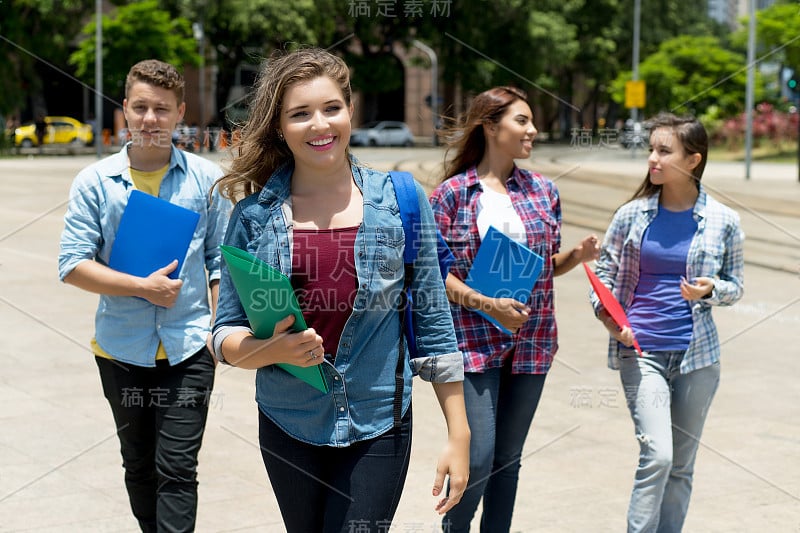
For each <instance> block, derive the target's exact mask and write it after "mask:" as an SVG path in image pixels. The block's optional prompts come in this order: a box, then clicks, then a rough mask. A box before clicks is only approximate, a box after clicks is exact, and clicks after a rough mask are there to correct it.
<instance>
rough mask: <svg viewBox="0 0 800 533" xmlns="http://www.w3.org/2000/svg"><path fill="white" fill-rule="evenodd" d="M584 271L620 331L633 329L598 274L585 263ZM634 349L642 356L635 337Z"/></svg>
mask: <svg viewBox="0 0 800 533" xmlns="http://www.w3.org/2000/svg"><path fill="white" fill-rule="evenodd" d="M583 269H584V270H585V271H586V275H587V276H588V277H589V283H591V284H592V288H593V289H594V292H595V294H597V297H598V298H600V303H601V304H603V307H605V309H606V311H608V314H609V315H611V318H612V319H613V320H614V323H615V324H616V325H617V326H619V328H620V329H622V328H623V327H631V323H630V322H629V321H628V317H627V316H626V315H625V311H623V309H622V306H621V305H620V304H619V302H618V301H617V299H616V298H614V295H613V294H611V291H610V290H608V287H606V286H605V285H603V282H602V281H600V278H598V277H597V274H595V273H594V272H592V269H591V268H589V265H587V264H586V263H584V264H583ZM633 347H634V348H636V353H638V354H639V356H641V355H642V349H641V348H640V347H639V343H638V342H637V340H636V337H635V335H634V338H633Z"/></svg>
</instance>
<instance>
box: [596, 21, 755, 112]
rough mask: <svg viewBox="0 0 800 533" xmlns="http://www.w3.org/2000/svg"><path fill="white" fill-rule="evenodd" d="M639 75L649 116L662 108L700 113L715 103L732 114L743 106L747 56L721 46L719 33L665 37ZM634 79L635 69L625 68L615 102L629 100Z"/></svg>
mask: <svg viewBox="0 0 800 533" xmlns="http://www.w3.org/2000/svg"><path fill="white" fill-rule="evenodd" d="M639 75H640V79H643V80H644V81H645V83H646V85H647V103H646V107H645V114H646V115H651V114H655V113H657V112H658V111H662V110H670V111H673V112H675V113H678V114H685V113H691V114H695V115H701V114H703V113H705V112H706V111H707V110H708V109H709V108H710V107H711V106H716V107H717V108H718V109H719V110H720V111H721V112H722V113H723V114H725V115H728V116H730V115H733V114H736V113H738V112H740V111H742V110H743V109H744V93H745V84H746V70H745V58H744V56H742V55H741V54H738V53H735V52H731V51H730V50H726V49H724V48H722V47H721V46H720V43H719V40H718V39H717V38H716V37H677V38H674V39H670V40H668V41H665V42H664V43H662V44H661V46H660V47H659V49H658V51H657V52H655V53H654V54H651V55H649V56H648V57H647V58H646V59H645V60H644V61H643V62H642V63H641V65H640V67H639ZM630 79H631V73H630V72H625V73H623V74H621V75H620V76H619V77H617V79H616V80H614V83H613V85H612V97H613V98H614V100H615V101H616V102H618V103H623V102H624V95H625V82H626V81H627V80H630ZM759 81H760V80H759ZM759 86H760V84H759ZM756 97H757V98H758V97H760V92H757V94H756Z"/></svg>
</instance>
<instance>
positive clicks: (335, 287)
mask: <svg viewBox="0 0 800 533" xmlns="http://www.w3.org/2000/svg"><path fill="white" fill-rule="evenodd" d="M293 233H294V236H293V239H294V242H293V246H294V249H293V251H292V287H294V290H295V293H296V294H297V300H298V301H299V302H300V308H301V309H302V310H303V317H304V318H305V319H306V323H307V324H308V327H310V328H314V329H315V330H316V332H317V333H318V334H319V335H320V336H321V337H322V341H323V345H324V347H325V353H326V354H330V355H331V356H333V357H335V356H336V349H337V348H338V346H339V338H340V337H341V336H342V330H343V329H344V325H345V323H346V322H347V319H348V318H350V313H351V312H352V310H353V303H354V302H355V298H356V290H357V289H358V279H357V277H356V264H355V242H356V233H358V226H354V227H349V228H335V229H322V230H317V229H296V228H295V229H294V230H293Z"/></svg>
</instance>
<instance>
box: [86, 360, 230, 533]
mask: <svg viewBox="0 0 800 533" xmlns="http://www.w3.org/2000/svg"><path fill="white" fill-rule="evenodd" d="M95 361H96V362H97V368H98V370H99V372H100V380H101V381H102V383H103V393H104V394H105V397H106V399H107V400H108V403H109V405H111V412H112V413H113V415H114V421H115V422H116V425H117V435H118V436H119V442H120V451H121V453H122V465H123V466H124V467H125V487H126V488H127V490H128V499H129V500H130V504H131V510H132V511H133V515H134V516H135V517H136V519H137V520H138V521H139V527H140V528H141V530H142V531H144V532H156V531H158V532H159V533H162V532H181V531H186V532H188V531H194V527H195V516H196V514H197V454H198V453H199V451H200V445H201V444H202V441H203V432H204V430H205V426H206V417H207V415H208V400H209V398H210V395H211V389H212V387H213V386H214V359H213V356H212V355H211V354H210V353H209V351H208V349H206V348H203V349H202V350H200V351H199V352H197V353H196V354H194V355H193V356H191V357H190V358H189V359H187V360H185V361H183V362H182V363H180V364H177V365H175V366H170V365H169V363H168V362H167V360H166V359H165V360H159V361H156V367H155V368H146V367H140V366H135V365H129V364H123V363H120V362H117V361H111V360H109V359H105V358H103V357H95Z"/></svg>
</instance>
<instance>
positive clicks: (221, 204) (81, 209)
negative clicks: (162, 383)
mask: <svg viewBox="0 0 800 533" xmlns="http://www.w3.org/2000/svg"><path fill="white" fill-rule="evenodd" d="M129 166H130V163H129V160H128V146H125V147H124V148H123V149H122V150H121V151H120V152H119V153H117V154H114V155H112V156H109V157H107V158H105V159H103V160H101V161H98V162H96V163H94V164H92V165H90V166H88V167H86V168H84V169H83V170H81V172H80V173H78V175H77V176H76V178H75V180H74V181H73V183H72V187H71V189H70V195H69V205H68V207H67V213H66V215H65V216H64V231H63V232H62V234H61V252H60V254H59V256H58V274H59V278H60V279H61V280H62V281H63V280H64V278H66V277H67V275H69V273H70V272H72V270H73V269H74V268H75V267H76V266H77V265H78V264H79V263H80V262H82V261H87V260H89V261H92V260H94V261H97V262H99V263H101V264H104V265H108V260H109V256H110V255H111V248H112V246H113V245H114V237H115V235H116V231H117V228H118V227H119V222H120V218H121V217H122V213H123V211H124V210H125V206H126V205H127V202H128V196H129V195H130V192H131V190H133V189H134V185H133V180H132V179H131V174H130V168H129ZM220 176H222V170H221V169H220V168H219V166H217V165H216V164H215V163H213V162H211V161H208V160H206V159H203V158H201V157H198V156H196V155H194V154H187V153H186V152H183V151H181V150H178V149H176V148H175V147H173V148H172V155H171V157H170V162H169V168H168V170H167V173H166V174H165V175H164V178H163V180H162V182H161V188H160V190H159V197H160V198H161V199H163V200H167V201H169V202H171V203H173V204H176V205H180V206H182V207H186V208H188V209H191V210H192V211H195V212H197V213H199V214H200V221H199V222H198V224H197V229H195V232H194V237H193V238H192V242H191V244H190V245H189V250H188V252H187V253H186V259H185V260H184V263H183V267H182V269H181V273H180V279H181V280H182V281H183V286H182V287H181V290H180V293H179V295H178V298H177V300H176V301H175V304H174V305H173V306H172V307H169V308H165V307H160V306H157V305H154V304H152V303H150V302H148V301H146V300H144V299H142V298H137V297H132V296H108V295H100V302H99V305H98V306H97V313H96V316H95V338H96V340H97V343H98V344H99V345H100V347H101V348H103V350H105V351H106V352H108V353H109V354H111V355H112V356H113V357H114V358H115V359H116V360H118V361H121V362H125V363H130V364H133V365H137V366H144V367H154V366H155V356H156V350H157V348H158V345H159V342H161V343H163V345H164V349H165V350H166V352H167V358H168V360H169V363H170V364H171V365H175V364H178V363H180V362H181V361H183V360H185V359H187V358H188V357H190V356H191V355H192V354H194V353H196V352H197V351H199V350H200V349H201V348H202V347H203V346H204V345H205V343H206V339H207V337H208V333H209V329H210V322H211V312H210V308H209V302H208V283H210V282H211V281H212V280H215V279H219V276H220V262H221V256H220V252H219V245H220V243H221V242H222V237H223V236H224V234H225V228H226V225H227V221H228V217H229V216H230V211H231V205H230V203H229V202H228V201H227V200H224V199H222V198H221V197H220V196H218V194H217V193H216V192H215V195H214V198H213V200H211V201H210V200H209V191H210V190H211V187H212V185H213V183H214V182H215V181H216V179H218V178H219V177H220ZM168 230H169V228H165V231H168ZM206 271H207V272H208V278H206Z"/></svg>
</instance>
